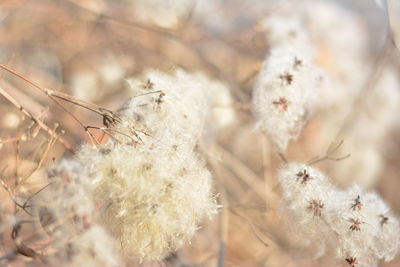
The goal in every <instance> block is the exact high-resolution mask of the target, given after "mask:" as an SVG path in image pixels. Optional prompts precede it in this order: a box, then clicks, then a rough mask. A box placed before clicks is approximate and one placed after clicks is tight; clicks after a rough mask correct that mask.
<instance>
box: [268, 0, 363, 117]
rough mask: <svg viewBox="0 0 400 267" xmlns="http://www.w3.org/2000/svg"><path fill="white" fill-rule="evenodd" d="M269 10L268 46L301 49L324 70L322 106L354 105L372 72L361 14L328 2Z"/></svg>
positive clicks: (299, 0) (313, 0)
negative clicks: (368, 74)
mask: <svg viewBox="0 0 400 267" xmlns="http://www.w3.org/2000/svg"><path fill="white" fill-rule="evenodd" d="M269 10H270V12H269V13H268V15H267V16H266V18H265V19H264V20H263V21H262V22H261V26H262V27H263V29H264V30H265V35H266V39H267V41H268V43H269V44H270V45H271V46H273V47H276V46H282V45H284V46H287V45H295V46H296V47H301V48H302V50H303V51H305V52H306V53H309V54H311V55H312V56H313V57H312V60H313V63H314V64H316V65H317V66H318V67H320V68H322V69H323V70H324V74H325V76H326V78H325V80H326V81H325V82H324V84H323V86H321V90H320V97H319V100H318V103H317V104H318V105H319V107H320V108H322V109H326V108H329V107H332V106H334V105H342V106H343V102H349V103H351V101H352V99H353V98H354V96H355V95H357V93H358V92H359V90H360V88H361V86H362V82H363V81H364V79H365V77H366V76H367V73H368V68H367V67H366V66H367V64H365V61H366V55H367V52H368V46H367V45H366V44H368V42H367V38H366V37H367V35H366V31H365V29H364V28H363V25H362V23H361V22H360V19H359V18H358V17H357V15H356V14H354V13H352V12H351V11H349V10H348V9H345V8H342V7H340V5H338V4H337V3H335V2H332V1H324V0H295V1H290V0H288V1H279V2H276V3H273V4H271V6H270V8H269ZM337 18H340V19H337ZM338 62H340V64H338Z"/></svg>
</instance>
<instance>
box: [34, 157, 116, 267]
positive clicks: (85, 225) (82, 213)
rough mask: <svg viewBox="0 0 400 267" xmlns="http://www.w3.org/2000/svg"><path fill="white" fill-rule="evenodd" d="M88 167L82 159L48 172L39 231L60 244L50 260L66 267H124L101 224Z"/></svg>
mask: <svg viewBox="0 0 400 267" xmlns="http://www.w3.org/2000/svg"><path fill="white" fill-rule="evenodd" d="M86 164H87V162H84V161H81V159H79V158H77V159H64V160H62V161H60V162H59V163H58V164H57V166H56V167H55V168H53V169H51V170H49V171H48V177H49V182H50V186H48V187H47V188H46V189H45V190H44V191H43V192H42V194H40V195H39V196H38V197H37V198H36V200H35V207H36V208H37V210H36V214H37V220H38V221H37V222H38V226H39V229H42V230H44V232H45V233H46V235H49V236H51V237H52V238H53V239H54V240H56V241H55V242H53V243H52V246H53V248H55V250H56V253H55V254H54V255H53V256H49V257H48V260H49V261H50V262H51V263H52V264H54V265H56V264H57V265H60V264H61V265H62V266H79V265H81V264H78V263H82V264H83V263H84V264H83V265H84V266H98V265H101V266H110V267H111V266H120V259H119V255H118V252H117V250H116V244H115V242H114V239H113V238H112V237H111V236H110V235H109V234H108V232H107V231H106V230H105V229H104V227H103V226H101V225H100V224H98V222H97V213H98V208H97V203H95V202H94V201H93V185H92V183H91V181H90V180H89V179H88V173H87V169H86Z"/></svg>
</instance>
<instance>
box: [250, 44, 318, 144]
mask: <svg viewBox="0 0 400 267" xmlns="http://www.w3.org/2000/svg"><path fill="white" fill-rule="evenodd" d="M321 80H322V77H321V73H320V71H319V70H318V69H317V68H316V67H314V66H313V64H312V61H311V56H310V55H308V54H307V53H305V52H304V51H303V49H302V48H298V47H291V46H282V47H279V48H273V49H272V50H271V52H270V54H269V55H268V57H267V59H266V61H265V62H264V64H263V67H262V69H261V71H260V73H259V75H258V80H257V82H256V84H255V86H254V90H253V112H254V114H255V117H256V119H257V128H259V129H260V130H261V131H262V132H264V133H266V134H267V136H268V137H269V138H270V140H271V142H272V143H273V144H274V145H275V146H276V147H277V148H278V150H280V151H284V150H286V147H287V146H288V143H289V141H290V140H292V139H296V138H297V137H298V135H299V133H300V132H301V130H302V128H303V126H304V123H305V122H306V120H307V118H308V116H309V115H310V113H311V112H312V110H313V108H314V105H315V100H316V97H317V95H318V88H319V85H320V83H321Z"/></svg>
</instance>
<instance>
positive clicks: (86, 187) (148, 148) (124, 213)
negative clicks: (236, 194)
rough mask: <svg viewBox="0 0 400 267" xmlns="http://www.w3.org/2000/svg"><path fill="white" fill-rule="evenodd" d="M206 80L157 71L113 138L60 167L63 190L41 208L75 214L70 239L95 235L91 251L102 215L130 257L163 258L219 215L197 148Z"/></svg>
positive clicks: (138, 88) (139, 87)
mask: <svg viewBox="0 0 400 267" xmlns="http://www.w3.org/2000/svg"><path fill="white" fill-rule="evenodd" d="M202 79H204V78H199V77H197V76H192V75H191V74H187V73H185V72H183V71H177V72H176V73H175V74H174V75H167V74H163V73H161V72H156V71H154V72H151V73H149V74H148V75H147V81H146V82H145V83H141V84H136V85H133V88H132V90H133V92H134V97H132V99H130V100H129V101H127V103H126V104H125V105H124V106H123V107H122V108H121V110H120V111H119V112H118V114H117V115H116V116H115V117H114V121H109V127H108V129H107V133H108V134H109V135H110V142H108V143H107V144H105V145H101V146H98V147H92V146H88V145H86V146H83V147H81V148H80V151H79V153H78V155H77V156H76V157H75V158H73V159H69V160H64V161H62V162H61V163H60V164H59V166H58V171H57V172H56V173H55V174H54V179H55V180H56V181H57V183H55V184H57V188H56V190H52V191H51V193H49V194H48V195H47V196H46V195H45V196H43V197H42V200H41V201H42V203H41V205H39V206H41V207H42V209H44V208H46V210H47V211H52V212H53V213H54V216H55V217H56V219H57V220H59V218H61V219H63V218H65V216H67V214H69V213H71V214H73V225H71V227H68V228H66V227H67V226H63V227H61V228H60V229H61V230H60V235H65V234H66V233H65V229H68V231H67V232H68V234H67V235H66V236H68V237H70V236H74V234H73V233H76V234H82V237H80V238H83V236H87V238H85V242H83V241H79V244H80V245H82V244H86V245H85V246H84V250H87V246H89V245H95V244H96V243H97V241H96V234H91V233H90V232H88V231H90V229H91V227H92V220H94V221H96V222H97V223H99V224H104V225H105V226H106V227H107V229H108V230H110V232H111V233H112V235H113V236H114V237H115V238H116V239H117V240H118V243H119V244H120V246H121V250H122V251H123V252H124V254H125V255H127V256H131V257H133V258H135V259H138V260H140V261H143V260H160V259H162V258H163V257H165V256H166V255H167V254H168V253H170V252H171V251H174V250H176V249H178V248H179V247H181V246H182V245H183V244H184V243H186V242H187V241H189V240H190V238H191V237H192V236H193V235H194V233H195V232H196V230H197V229H198V227H199V223H200V221H201V220H202V219H203V218H205V217H209V218H210V217H212V216H213V215H214V214H215V213H216V212H217V205H216V201H215V198H214V196H213V193H212V181H211V174H210V172H209V171H208V170H207V169H206V168H205V164H204V163H203V161H202V160H200V159H199V157H198V154H197V153H196V151H195V149H196V146H197V144H198V140H199V138H200V137H201V134H202V132H203V128H204V124H205V122H206V119H207V117H208V115H207V111H209V106H208V105H209V101H208V99H207V89H206V88H204V87H203V86H204V81H203V80H202ZM199 80H200V81H201V82H199ZM132 84H133V83H132ZM54 194H56V196H55V195H54ZM96 231H97V230H96ZM99 231H100V230H99ZM104 232H105V231H104ZM92 237H93V238H94V239H93V240H90V238H92ZM78 240H80V239H78ZM99 242H100V241H99ZM96 249H97V247H96ZM82 255H86V254H85V253H83V254H82ZM85 260H86V258H85V259H84V260H82V259H78V258H75V259H74V260H73V261H74V262H84V261H85ZM111 262H115V261H110V262H109V263H106V262H103V263H102V265H104V266H109V265H110V264H111ZM107 264H108V265H107Z"/></svg>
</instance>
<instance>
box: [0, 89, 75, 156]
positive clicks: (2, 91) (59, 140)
mask: <svg viewBox="0 0 400 267" xmlns="http://www.w3.org/2000/svg"><path fill="white" fill-rule="evenodd" d="M0 94H1V95H2V96H3V97H4V98H5V99H7V100H8V101H9V102H10V103H11V104H13V105H14V106H15V107H16V108H17V109H18V110H19V111H21V112H22V114H24V115H25V116H27V117H28V118H30V119H31V120H32V121H34V122H35V123H36V124H37V125H38V126H39V127H40V128H41V129H43V130H44V131H45V132H46V133H47V134H48V135H49V136H53V137H54V138H55V139H57V141H58V142H60V143H61V144H62V145H63V146H64V147H65V148H66V149H67V150H68V151H69V152H71V153H72V154H75V151H74V149H73V148H72V147H71V146H70V145H69V144H68V143H67V142H66V141H65V140H64V139H63V138H62V137H61V136H60V135H59V134H57V133H56V132H54V131H53V130H52V129H51V128H49V127H48V126H47V125H46V124H45V123H43V122H42V121H41V120H39V119H38V118H37V117H36V116H34V115H33V114H32V113H30V112H29V111H28V110H26V109H25V108H24V107H23V106H21V105H20V104H19V103H18V102H17V101H16V100H15V99H14V98H13V97H12V96H11V95H9V94H8V93H7V92H6V91H5V90H4V89H3V88H1V87H0Z"/></svg>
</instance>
